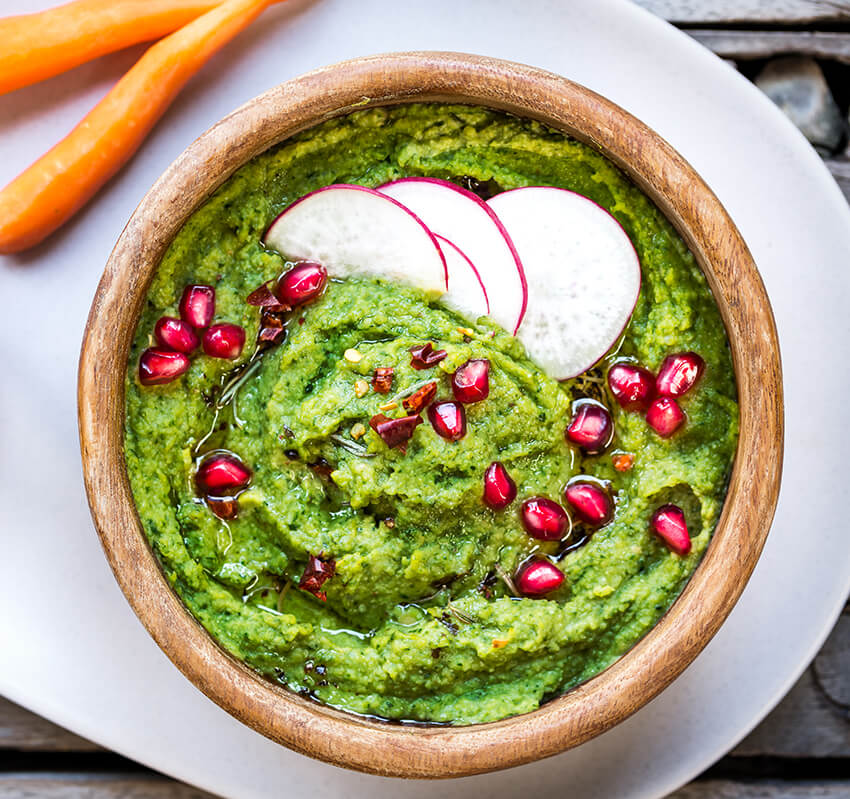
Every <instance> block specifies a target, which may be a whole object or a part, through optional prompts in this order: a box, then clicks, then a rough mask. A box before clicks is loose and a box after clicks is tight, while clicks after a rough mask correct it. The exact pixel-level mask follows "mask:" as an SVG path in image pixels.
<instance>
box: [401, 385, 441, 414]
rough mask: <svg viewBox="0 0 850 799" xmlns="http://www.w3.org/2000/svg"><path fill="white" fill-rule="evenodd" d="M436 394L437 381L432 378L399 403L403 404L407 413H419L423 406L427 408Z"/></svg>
mask: <svg viewBox="0 0 850 799" xmlns="http://www.w3.org/2000/svg"><path fill="white" fill-rule="evenodd" d="M436 396H437V382H436V380H432V381H431V382H430V383H427V384H426V385H424V386H422V388H420V389H419V390H418V391H416V392H414V393H413V394H411V395H410V396H409V397H408V398H407V399H406V400H404V401H403V402H402V403H401V404H402V405H404V408H405V410H406V411H407V412H408V413H420V412H421V411H422V409H423V408H427V407H428V406H429V405H430V404H431V403H432V402H433V401H434V397H436Z"/></svg>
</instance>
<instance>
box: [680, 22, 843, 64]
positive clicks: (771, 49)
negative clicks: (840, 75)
mask: <svg viewBox="0 0 850 799" xmlns="http://www.w3.org/2000/svg"><path fill="white" fill-rule="evenodd" d="M688 34H689V35H690V36H692V37H693V38H694V39H696V40H697V41H698V42H699V43H700V44H702V45H704V46H705V47H707V48H708V49H709V50H711V51H712V52H714V53H716V54H717V55H719V56H720V57H721V58H731V59H733V60H735V61H748V60H752V59H756V58H772V57H773V56H778V55H787V54H790V53H793V54H796V55H805V56H811V57H812V58H821V59H827V60H833V61H839V62H841V63H844V64H850V33H843V32H842V33H838V32H824V31H741V30H700V29H694V30H689V31H688Z"/></svg>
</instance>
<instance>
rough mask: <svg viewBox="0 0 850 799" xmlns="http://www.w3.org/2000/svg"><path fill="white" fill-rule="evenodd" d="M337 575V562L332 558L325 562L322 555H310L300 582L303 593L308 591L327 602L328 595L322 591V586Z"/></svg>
mask: <svg viewBox="0 0 850 799" xmlns="http://www.w3.org/2000/svg"><path fill="white" fill-rule="evenodd" d="M335 574H336V561H334V560H333V559H332V558H328V559H327V560H324V559H323V558H322V556H321V555H310V556H309V557H308V558H307V565H306V566H305V567H304V572H303V574H302V575H301V579H300V580H299V582H298V587H299V588H300V589H301V590H302V591H308V592H309V593H311V594H312V595H313V596H315V597H316V598H317V599H321V600H322V602H324V601H325V600H327V598H328V596H327V594H326V593H325V592H324V591H322V590H321V589H322V586H323V585H324V584H325V583H326V582H327V581H328V580H330V579H331V577H333V576H334V575H335Z"/></svg>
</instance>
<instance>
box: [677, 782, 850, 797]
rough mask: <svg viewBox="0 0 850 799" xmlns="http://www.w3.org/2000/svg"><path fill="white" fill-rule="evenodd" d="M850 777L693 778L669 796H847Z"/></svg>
mask: <svg viewBox="0 0 850 799" xmlns="http://www.w3.org/2000/svg"><path fill="white" fill-rule="evenodd" d="M847 797H850V780H835V781H823V782H808V781H806V782H803V781H801V782H786V781H784V780H758V781H756V782H743V781H740V782H739V781H737V780H734V781H733V780H705V781H702V780H700V781H697V782H692V783H691V784H690V785H687V786H686V787H684V788H681V789H680V790H678V791H675V792H674V793H671V794H670V795H669V796H668V797H667V799H847Z"/></svg>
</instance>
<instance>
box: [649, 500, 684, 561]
mask: <svg viewBox="0 0 850 799" xmlns="http://www.w3.org/2000/svg"><path fill="white" fill-rule="evenodd" d="M649 524H650V527H651V528H652V532H653V533H655V534H656V535H657V536H658V537H659V538H660V539H661V540H662V541H663V542H664V543H665V544H667V546H668V547H669V548H670V549H671V550H673V552H675V553H676V554H677V555H687V554H688V553H689V552H690V551H691V536H690V534H689V533H688V525H687V523H686V522H685V514H684V513H683V511H682V509H681V508H680V507H679V506H678V505H662V506H661V507H660V508H659V509H658V510H657V511H655V513H653V514H652V519H651V520H650V523H649Z"/></svg>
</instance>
